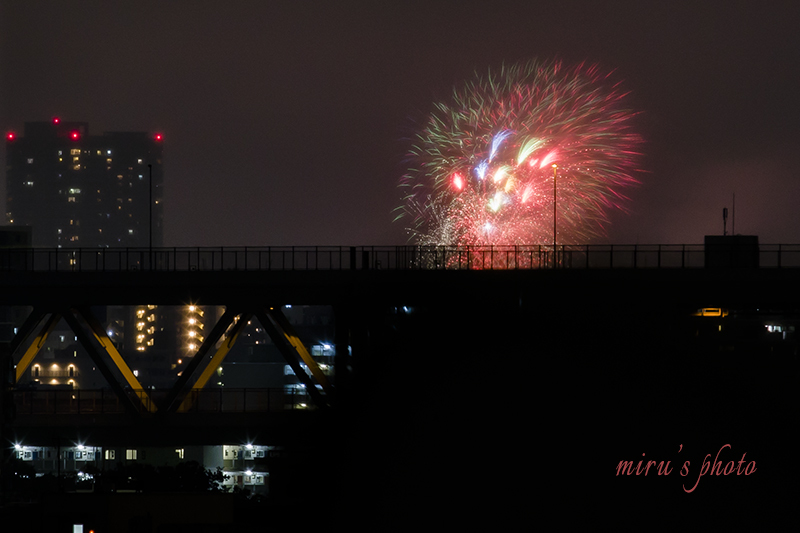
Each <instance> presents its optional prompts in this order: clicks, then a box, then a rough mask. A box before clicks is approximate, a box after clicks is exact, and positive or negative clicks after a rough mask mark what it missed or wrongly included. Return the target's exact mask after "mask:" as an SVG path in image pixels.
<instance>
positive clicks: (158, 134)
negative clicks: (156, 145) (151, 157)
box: [154, 133, 164, 142]
mask: <svg viewBox="0 0 800 533" xmlns="http://www.w3.org/2000/svg"><path fill="white" fill-rule="evenodd" d="M154 139H155V140H156V141H158V142H161V141H163V140H164V136H163V135H161V134H160V133H156V135H155V137H154Z"/></svg>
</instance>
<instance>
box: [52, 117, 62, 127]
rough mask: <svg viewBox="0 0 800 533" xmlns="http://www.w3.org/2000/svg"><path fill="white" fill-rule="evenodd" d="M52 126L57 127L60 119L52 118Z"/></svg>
mask: <svg viewBox="0 0 800 533" xmlns="http://www.w3.org/2000/svg"><path fill="white" fill-rule="evenodd" d="M53 124H55V125H56V126H58V125H59V124H61V119H60V118H59V117H53Z"/></svg>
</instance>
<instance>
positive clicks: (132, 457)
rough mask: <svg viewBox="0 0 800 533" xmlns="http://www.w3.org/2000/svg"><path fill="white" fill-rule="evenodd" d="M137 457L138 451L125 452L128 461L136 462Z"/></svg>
mask: <svg viewBox="0 0 800 533" xmlns="http://www.w3.org/2000/svg"><path fill="white" fill-rule="evenodd" d="M137 455H138V454H137V453H136V450H125V459H127V460H128V461H135V460H136V457H137Z"/></svg>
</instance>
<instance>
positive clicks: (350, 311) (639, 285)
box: [0, 245, 800, 442]
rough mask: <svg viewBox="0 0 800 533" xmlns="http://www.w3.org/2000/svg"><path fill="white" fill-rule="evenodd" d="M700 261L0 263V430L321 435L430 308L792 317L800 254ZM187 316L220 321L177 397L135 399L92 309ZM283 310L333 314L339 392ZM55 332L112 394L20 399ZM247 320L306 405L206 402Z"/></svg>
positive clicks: (636, 254)
mask: <svg viewBox="0 0 800 533" xmlns="http://www.w3.org/2000/svg"><path fill="white" fill-rule="evenodd" d="M705 252H706V250H704V247H703V245H649V246H648V245H582V246H577V245H563V246H562V245H559V246H557V247H556V248H555V250H554V249H553V247H552V246H494V247H464V248H450V247H416V246H397V247H363V246H361V247H222V248H158V249H147V248H144V249H142V248H124V249H114V248H94V249H87V248H70V249H66V248H61V249H30V248H27V249H3V250H0V305H5V306H30V307H31V308H32V309H33V310H32V312H31V313H30V315H29V316H28V318H27V320H26V321H25V323H24V324H23V325H22V326H21V327H20V328H19V329H18V331H17V333H16V335H15V337H14V338H13V340H12V341H11V342H10V343H9V344H7V345H0V350H2V353H0V356H2V357H3V360H4V363H3V364H4V368H7V369H9V372H8V374H9V376H10V377H9V379H8V380H7V381H8V382H7V384H6V393H5V394H4V396H3V402H4V412H5V416H6V419H7V420H9V419H13V420H10V426H8V427H10V428H11V429H14V430H16V429H19V430H24V431H26V432H28V433H29V434H31V435H37V434H40V435H45V434H50V433H52V432H53V431H61V432H62V433H63V434H64V436H65V437H66V436H68V435H73V434H76V432H84V433H85V432H87V431H89V430H91V431H92V432H93V433H94V434H96V435H99V434H101V433H102V434H104V438H106V439H109V440H114V439H117V440H123V439H135V438H139V439H146V438H152V439H154V440H158V439H157V438H156V437H155V435H158V436H160V437H161V438H163V439H164V440H166V441H170V439H172V440H174V439H177V438H181V439H184V440H185V439H189V440H192V439H194V440H196V441H197V442H200V441H203V442H208V440H209V439H211V440H220V441H222V440H225V439H231V438H233V436H234V435H236V436H237V438H240V437H241V434H242V432H243V431H251V430H252V428H253V427H254V426H253V424H256V425H257V426H258V427H266V426H264V424H267V425H269V426H270V428H273V429H274V428H275V427H285V428H294V429H291V430H287V431H295V429H296V427H297V425H296V423H295V422H294V421H296V420H301V419H302V420H308V421H309V424H310V425H314V424H319V423H320V420H323V419H325V417H326V416H328V415H326V413H330V412H335V411H336V409H331V407H334V408H335V407H336V406H337V404H338V403H340V400H341V399H342V398H343V397H346V394H347V391H346V390H343V389H344V388H346V386H347V383H348V380H349V374H350V370H349V368H352V367H354V368H356V369H357V368H358V366H359V364H361V362H363V361H369V360H370V359H371V358H375V357H379V355H380V354H378V353H376V352H377V348H376V345H375V342H374V340H371V339H373V338H374V337H375V332H376V331H378V330H379V329H380V328H382V327H384V326H383V325H382V317H383V316H385V314H386V313H387V310H389V309H396V308H397V307H398V306H400V307H402V306H421V307H427V308H430V309H434V310H436V311H435V313H433V314H432V315H431V316H432V317H434V318H432V320H434V319H435V317H436V316H441V313H449V312H450V311H449V310H456V309H457V310H464V309H475V311H474V313H473V315H474V321H475V326H476V330H477V331H479V332H481V333H483V334H484V335H485V336H488V337H492V336H493V335H498V333H496V332H493V331H492V330H493V329H496V328H494V326H491V327H490V325H489V324H493V325H494V324H495V322H493V321H494V320H495V319H494V317H493V316H492V314H493V313H494V312H495V311H497V310H502V311H503V312H507V313H516V312H519V310H523V311H525V310H531V309H538V308H540V307H541V308H548V309H551V310H552V312H553V313H563V314H574V313H576V312H577V313H590V312H591V313H597V312H600V313H602V312H604V310H605V308H604V307H603V306H611V307H613V308H614V309H639V308H641V309H652V308H653V307H660V308H664V307H668V308H669V309H674V310H679V311H680V312H689V311H691V310H695V309H698V308H704V307H726V306H730V307H734V306H739V307H743V306H744V307H746V306H765V305H766V306H770V305H771V306H779V307H781V308H788V307H792V306H796V305H797V301H796V298H795V297H794V296H793V294H797V292H796V291H798V290H800V268H798V267H800V245H761V246H760V247H759V250H758V264H759V267H758V268H707V267H706V262H705V261H706V257H707V255H706V253H705ZM190 302H191V303H193V304H197V305H222V306H225V308H226V310H225V312H224V314H223V315H222V317H221V318H220V320H219V321H218V322H217V323H216V324H215V325H214V327H213V328H212V329H211V331H210V333H209V334H208V335H207V337H206V338H205V340H204V342H203V343H202V345H201V347H200V348H199V350H198V352H197V354H196V355H195V356H194V357H193V358H192V360H191V363H190V364H189V365H188V367H187V368H186V369H185V370H184V372H183V373H182V374H181V376H180V377H179V378H178V379H177V380H176V381H175V383H174V385H173V386H172V388H171V389H169V390H160V391H152V390H146V389H145V388H144V387H142V386H141V384H140V383H139V381H138V379H137V377H136V376H134V374H133V372H132V371H131V369H130V368H129V366H128V364H127V363H126V361H125V360H124V358H123V357H122V356H121V354H120V353H119V352H118V351H117V349H116V347H115V345H114V343H113V342H112V341H111V339H110V338H109V337H108V336H107V334H106V331H105V328H104V327H103V326H102V325H101V324H100V323H99V321H98V320H97V318H96V317H95V316H94V315H93V313H92V310H91V308H92V306H105V305H139V304H142V303H148V304H158V305H185V304H187V303H190ZM598 302H600V303H598ZM603 302H605V303H603ZM286 304H295V305H297V304H305V305H326V306H331V307H332V308H333V310H334V315H335V326H336V328H335V329H336V334H335V344H336V353H337V356H336V360H335V369H336V370H335V372H336V376H337V387H338V389H339V390H337V388H335V387H334V386H332V385H331V384H330V383H329V382H328V380H327V379H326V377H325V375H324V374H323V372H322V371H321V370H320V369H319V367H318V366H317V364H316V363H315V361H314V359H313V358H312V357H311V356H310V354H309V351H308V349H307V348H306V347H305V346H304V345H303V343H302V342H301V341H300V339H299V337H298V336H297V333H296V332H295V331H294V330H293V328H292V326H291V325H290V324H289V321H288V320H287V319H286V317H285V316H284V314H283V313H282V312H281V307H282V306H283V305H286ZM436 313H439V315H437V314H436ZM62 318H63V319H64V320H65V321H66V323H67V324H68V325H69V327H70V329H71V330H72V331H73V332H74V333H75V336H76V337H77V340H78V342H79V343H80V344H81V345H82V346H83V348H84V349H85V350H86V352H87V353H88V354H89V356H90V357H91V358H92V361H93V362H94V364H95V365H96V367H97V368H98V370H100V371H101V373H102V374H103V376H104V377H105V379H106V381H107V382H108V384H109V386H110V388H111V390H107V391H88V390H80V391H78V390H75V391H49V392H45V391H25V390H18V389H16V388H15V384H16V383H17V382H18V381H19V379H20V377H21V376H22V375H23V374H24V373H25V371H26V369H27V368H29V366H30V365H31V363H32V361H33V360H34V358H35V357H36V355H37V353H38V352H39V350H40V349H41V347H42V346H43V345H44V343H45V342H46V340H47V337H48V335H49V334H50V333H51V332H52V330H53V328H54V327H55V325H56V324H57V323H58V322H59V320H61V319H62ZM248 320H256V321H258V323H259V324H260V325H261V326H262V327H263V328H264V329H265V331H266V332H267V333H268V335H269V336H270V338H271V339H272V341H273V342H274V343H275V345H276V346H277V347H278V349H279V350H280V352H281V354H282V355H283V357H284V358H285V360H286V362H287V364H289V365H291V367H292V369H293V370H294V372H295V375H297V376H298V378H299V379H300V380H301V382H302V383H303V385H304V386H305V391H307V394H308V397H307V398H306V397H303V398H297V397H294V396H291V395H289V396H287V395H286V394H285V393H284V392H283V391H282V390H281V391H275V390H268V389H258V390H256V389H251V390H226V391H224V392H220V391H217V390H207V389H206V388H205V386H206V384H207V382H208V381H209V379H210V378H211V377H212V375H213V374H214V372H215V371H216V370H217V368H219V366H220V365H221V363H222V362H223V360H224V359H225V357H226V355H227V354H228V353H229V351H230V349H231V348H232V346H233V345H234V343H235V342H236V340H237V338H238V337H239V335H240V333H241V332H242V330H243V328H244V325H245V324H247V322H248ZM432 331H434V332H435V331H436V330H435V329H432ZM303 365H305V366H306V368H308V369H309V371H310V372H309V373H307V372H306V371H305V370H304V369H303ZM14 366H15V370H13V371H12V370H11V369H12V368H14ZM309 374H310V375H309ZM370 379H376V378H375V377H374V376H373V377H371V378H370ZM10 406H13V410H15V413H14V411H13V410H12V408H11V407H10ZM307 407H313V409H306V408H307ZM299 411H302V413H300V412H299ZM267 415H268V416H267ZM292 417H294V418H292ZM309 427H310V426H309ZM209 428H211V429H209ZM242 428H245V429H242ZM248 428H249V429H248ZM309 431H311V430H309ZM212 433H213V436H211V437H210V436H209V435H211V434H212ZM147 435H151V437H147Z"/></svg>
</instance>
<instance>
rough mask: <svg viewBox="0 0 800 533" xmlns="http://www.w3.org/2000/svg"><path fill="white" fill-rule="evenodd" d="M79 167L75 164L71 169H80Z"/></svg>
mask: <svg viewBox="0 0 800 533" xmlns="http://www.w3.org/2000/svg"><path fill="white" fill-rule="evenodd" d="M80 169H81V166H80V165H75V166H73V167H72V170H80Z"/></svg>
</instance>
